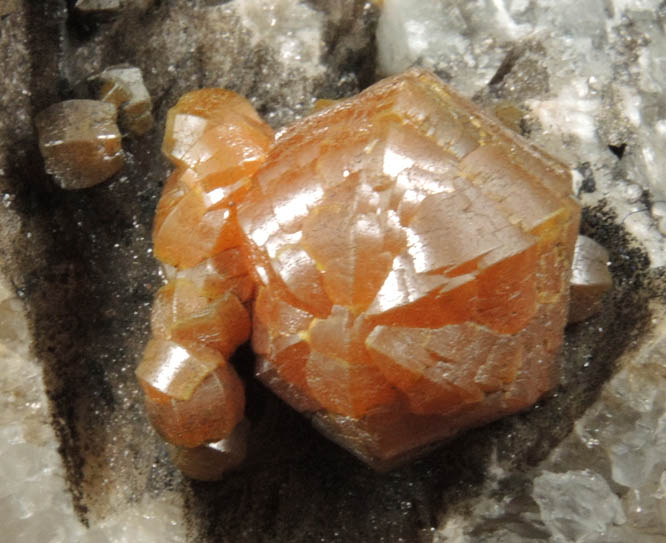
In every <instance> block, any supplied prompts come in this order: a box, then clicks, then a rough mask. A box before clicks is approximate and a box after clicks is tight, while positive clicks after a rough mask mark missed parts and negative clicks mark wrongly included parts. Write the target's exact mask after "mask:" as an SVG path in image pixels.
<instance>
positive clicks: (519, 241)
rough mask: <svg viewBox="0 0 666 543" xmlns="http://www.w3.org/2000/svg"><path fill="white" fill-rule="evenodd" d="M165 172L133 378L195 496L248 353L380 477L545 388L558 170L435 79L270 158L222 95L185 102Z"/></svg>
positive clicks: (558, 278)
mask: <svg viewBox="0 0 666 543" xmlns="http://www.w3.org/2000/svg"><path fill="white" fill-rule="evenodd" d="M163 151H164V152H165V154H166V155H167V156H168V157H169V158H170V160H171V161H172V162H173V163H174V164H175V165H176V168H177V169H176V171H175V172H174V173H173V174H172V175H171V177H170V178H169V179H168V180H167V183H166V186H165V189H164V193H163V195H162V199H161V200H160V203H159V205H158V209H157V213H156V217H155V225H154V245H155V255H156V256H157V257H158V258H159V259H160V260H161V261H162V262H163V263H164V264H165V265H166V268H165V269H166V271H167V276H168V278H169V282H168V284H167V285H166V286H165V287H163V288H162V289H161V290H160V292H159V293H158V296H157V299H156V301H155V304H154V306H153V313H152V321H151V325H152V331H153V339H152V340H151V342H150V343H149V344H148V347H147V349H146V353H145V355H144V359H143V362H142V363H141V365H140V366H139V368H138V370H137V375H138V377H139V380H140V382H141V384H142V386H143V388H144V390H145V391H146V406H147V411H148V414H149V417H150V419H151V421H152V422H153V424H154V425H155V427H156V428H157V430H158V431H159V432H160V434H162V435H163V436H164V437H165V438H166V439H167V440H168V441H170V442H171V443H172V444H174V445H175V446H177V447H180V449H178V450H179V451H180V452H179V453H178V454H179V455H178V458H179V459H180V460H179V462H180V463H182V465H183V466H186V465H187V466H190V463H189V462H190V460H192V462H195V463H194V464H193V466H195V467H192V468H191V469H190V468H189V467H188V468H186V469H187V470H190V471H191V473H197V475H196V476H197V477H199V478H207V477H209V476H210V477H213V471H215V470H212V471H210V473H209V472H206V470H207V469H208V468H205V469H204V467H201V469H200V467H196V466H206V465H208V464H209V463H210V462H212V460H211V459H212V458H214V457H216V455H217V453H214V452H212V451H213V450H212V449H211V448H210V447H211V445H209V444H210V443H214V442H217V441H220V440H222V441H224V440H225V439H231V437H229V436H231V434H232V432H234V431H235V430H234V428H235V427H236V425H237V424H238V423H239V421H240V420H241V418H242V409H243V403H244V398H243V394H242V385H241V384H240V382H239V381H238V378H237V377H236V374H235V372H234V370H233V368H232V367H231V366H230V365H229V364H228V362H227V360H228V357H229V356H230V355H231V354H232V352H233V351H234V350H235V349H236V347H237V346H238V345H239V344H240V343H242V342H243V341H245V340H246V339H247V338H248V337H250V334H251V337H252V345H253V348H254V351H255V353H256V354H257V359H258V360H257V366H256V374H257V376H258V377H259V378H260V379H261V380H262V381H263V382H264V383H265V384H266V385H267V386H268V387H269V388H271V389H272V390H273V391H274V392H275V393H276V394H278V395H279V396H281V397H282V398H283V399H284V400H285V401H286V402H288V403H289V404H290V405H292V406H293V407H294V408H295V409H297V410H299V411H301V412H303V413H305V414H306V415H307V416H309V417H311V419H312V421H313V424H314V425H315V426H316V427H317V428H319V429H320V430H321V431H322V432H324V433H325V434H326V435H328V436H329V437H330V438H331V439H332V440H334V441H336V442H337V443H339V444H340V445H342V446H343V447H345V448H347V449H348V450H350V451H351V452H352V453H354V454H355V455H357V456H358V457H359V458H361V459H363V460H364V461H366V462H367V463H369V464H370V465H372V466H373V467H375V468H377V469H386V468H390V467H392V466H394V465H397V464H399V463H400V462H402V461H405V460H407V459H409V458H412V457H414V456H416V455H418V454H420V453H422V452H423V451H424V449H427V448H428V447H429V446H431V445H433V444H435V443H437V442H440V441H442V440H445V439H448V438H450V437H452V436H454V435H456V434H457V433H458V432H460V431H462V430H465V429H467V428H470V427H473V426H478V425H480V424H483V423H485V422H488V421H491V420H494V419H497V418H499V417H501V416H503V415H506V414H509V413H513V412H516V411H519V410H521V409H524V408H526V407H529V406H531V405H532V404H533V403H534V402H535V401H536V400H537V399H538V398H539V397H540V396H541V395H542V394H543V393H544V392H546V391H547V390H549V389H550V388H552V386H553V385H554V384H555V383H556V379H557V371H556V365H557V364H556V358H557V354H558V351H559V348H560V345H561V343H562V334H563V328H564V325H565V323H566V316H567V307H568V299H569V278H570V273H571V262H572V254H573V249H574V244H575V240H576V235H577V232H578V221H579V215H580V208H579V206H578V204H577V203H576V202H575V201H574V200H573V199H572V197H571V196H570V174H569V171H568V169H567V168H566V167H564V166H563V165H562V164H561V163H559V162H558V161H556V160H555V159H553V158H551V157H549V156H547V155H546V154H544V153H542V152H541V151H539V150H537V149H536V148H534V147H532V146H531V145H530V144H529V143H527V142H526V141H525V140H523V139H522V138H520V137H519V136H517V135H516V134H514V133H513V132H511V131H510V130H508V129H507V128H504V127H503V126H502V125H501V124H500V123H499V122H497V121H496V120H494V119H493V118H491V117H489V116H487V115H486V114H484V113H483V112H481V111H480V110H479V109H478V108H477V107H476V106H474V105H473V104H472V103H470V102H469V101H467V100H466V99H464V98H462V97H461V96H459V95H457V94H456V93H455V92H453V91H452V90H451V89H449V88H448V87H446V86H445V85H444V84H443V83H442V82H441V81H440V80H439V79H437V78H436V77H435V76H433V75H432V74H430V73H428V72H425V71H422V70H411V71H409V72H406V73H405V74H402V75H400V76H396V77H393V78H389V79H386V80H383V81H381V82H379V83H377V84H376V85H373V86H372V87H370V88H369V89H367V90H366V91H364V92H363V93H361V94H360V95H358V96H356V97H354V98H351V99H348V100H343V101H340V102H333V103H331V104H329V105H326V104H320V107H319V108H318V109H317V111H316V112H314V113H313V114H312V115H310V116H309V117H306V118H305V119H303V120H301V121H299V122H297V123H295V124H293V125H291V126H289V127H287V128H286V129H284V130H283V131H281V132H280V133H279V134H278V135H277V136H276V137H275V138H274V137H273V134H272V131H271V130H270V128H268V126H267V125H266V124H265V123H263V121H262V120H261V119H260V118H259V116H258V115H257V113H256V112H255V111H254V109H253V108H252V106H251V105H250V104H249V102H247V101H246V100H245V99H243V98H242V97H240V96H238V95H237V94H235V93H233V92H230V91H224V90H220V89H204V90H201V91H195V92H192V93H188V94H187V95H185V96H184V97H183V98H181V100H180V101H179V102H178V104H177V105H176V106H175V107H174V108H172V109H171V110H170V112H169V115H168V119H167V129H166V135H165V138H164V143H163ZM250 315H251V316H250ZM250 318H251V319H252V322H250ZM188 448H189V449H191V450H185V449H188ZM234 458H235V456H234ZM195 460H196V461H195ZM199 460H201V462H202V463H201V464H199ZM215 476H217V475H215Z"/></svg>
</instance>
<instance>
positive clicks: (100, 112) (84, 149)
mask: <svg viewBox="0 0 666 543" xmlns="http://www.w3.org/2000/svg"><path fill="white" fill-rule="evenodd" d="M116 116H117V110H116V106H115V105H113V104H110V103H107V102H101V101H97V100H67V101H65V102H59V103H57V104H53V105H52V106H50V107H49V108H47V109H45V110H44V111H42V112H41V113H39V114H38V115H37V117H36V119H35V125H36V127H37V132H38V134H39V148H40V150H41V153H42V157H43V159H44V165H45V167H46V171H47V172H48V173H50V174H51V175H52V176H53V177H54V179H55V181H56V182H57V183H58V185H60V187H62V188H63V189H84V188H88V187H92V186H94V185H97V184H98V183H101V182H102V181H105V180H106V179H108V178H109V177H111V176H112V175H113V174H115V173H116V172H117V171H118V170H120V168H122V166H123V164H124V157H123V151H122V146H121V137H120V132H119V130H118V126H117V125H116Z"/></svg>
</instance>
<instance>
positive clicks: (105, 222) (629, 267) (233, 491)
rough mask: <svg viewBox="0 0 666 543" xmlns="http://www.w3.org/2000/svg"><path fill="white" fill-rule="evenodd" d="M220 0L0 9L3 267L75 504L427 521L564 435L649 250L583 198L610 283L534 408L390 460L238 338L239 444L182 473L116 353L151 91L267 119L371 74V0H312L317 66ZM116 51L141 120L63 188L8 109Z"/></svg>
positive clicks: (155, 188) (208, 533)
mask: <svg viewBox="0 0 666 543" xmlns="http://www.w3.org/2000/svg"><path fill="white" fill-rule="evenodd" d="M228 5H229V4H228V3H226V2H210V1H207V2H190V1H189V0H163V1H161V2H160V1H157V2H155V3H154V5H153V6H152V7H151V8H149V9H148V10H147V11H145V12H136V11H131V10H130V11H128V12H127V13H126V14H124V12H122V11H121V12H120V13H118V14H115V15H114V18H113V19H111V20H108V21H106V20H105V21H104V22H102V23H95V26H94V27H86V29H84V30H85V32H84V31H81V28H78V27H77V25H79V24H81V23H80V22H79V18H78V17H79V16H78V15H76V14H75V13H74V9H73V2H66V1H65V0H45V1H41V2H32V1H25V2H23V3H21V4H20V6H19V12H18V13H12V14H9V15H7V16H5V17H3V18H2V19H0V40H2V41H4V42H5V43H6V42H7V41H9V46H10V47H12V46H14V48H10V49H5V51H6V54H5V60H6V64H5V69H6V72H7V73H11V72H13V71H14V72H15V73H17V74H20V73H26V72H25V66H28V67H29V72H28V73H29V75H28V77H27V82H26V86H27V88H22V89H17V88H13V87H12V84H13V83H12V82H11V81H5V82H4V85H7V86H8V88H7V92H6V93H3V94H4V95H5V96H17V97H20V96H23V97H24V99H19V98H17V99H16V101H15V102H14V109H13V110H11V109H7V108H3V109H2V110H0V129H2V132H1V133H0V138H2V141H1V142H0V143H1V145H0V162H1V163H2V164H5V165H6V167H3V169H2V171H1V172H0V192H1V193H2V195H3V202H6V205H4V206H1V207H0V251H1V254H2V259H1V262H2V270H1V271H2V273H3V274H5V275H7V276H8V277H9V278H10V279H11V281H12V282H13V284H14V286H15V288H16V291H17V293H18V295H19V296H20V297H21V299H22V300H23V301H24V303H25V305H26V307H27V311H28V315H29V319H30V324H31V328H32V333H33V334H34V338H35V344H34V350H35V354H36V355H37V357H38V358H39V360H40V361H41V363H42V367H43V372H44V377H45V381H46V384H47V387H48V395H49V399H50V408H51V413H52V421H53V425H54V428H55V430H56V433H57V436H58V439H59V440H60V453H61V455H62V458H63V460H64V463H65V467H66V474H67V481H68V483H69V487H70V489H71V492H72V495H73V498H74V503H75V505H76V508H77V511H78V513H79V515H80V518H81V520H82V521H83V522H85V523H87V524H89V525H91V526H94V525H95V524H96V523H98V522H99V521H100V520H102V519H104V518H105V516H107V515H109V514H110V513H112V512H113V511H115V510H118V509H121V508H124V507H126V506H127V505H128V504H132V503H138V502H140V501H141V500H142V498H143V496H145V495H150V496H156V495H158V494H160V493H161V492H163V491H165V490H169V491H176V492H178V493H180V494H182V496H184V498H185V503H186V509H187V519H188V533H189V540H190V541H196V542H203V543H207V542H211V543H212V542H226V541H229V542H234V543H242V542H252V543H255V542H260V541H275V542H285V543H287V542H289V543H299V542H303V543H305V542H308V543H311V542H313V541H318V542H333V541H344V542H375V541H387V542H389V541H390V542H395V541H432V540H433V537H434V530H435V527H436V526H437V525H438V524H439V521H440V519H441V518H442V517H443V516H444V515H446V514H447V512H450V511H452V510H453V509H454V508H456V507H457V505H458V504H460V503H461V502H462V501H463V500H465V499H467V498H469V497H473V496H474V495H476V494H478V493H479V492H480V486H481V484H482V483H483V481H484V478H485V474H486V472H487V470H488V466H489V465H490V462H491V456H492V451H499V458H498V459H497V460H498V461H499V462H500V465H502V466H504V467H506V468H509V467H517V468H527V467H528V466H530V465H533V464H534V463H536V462H538V461H539V460H541V459H543V458H544V457H545V456H546V455H547V454H548V452H549V451H550V450H551V448H552V447H553V446H554V445H555V444H556V443H558V442H559V441H560V440H561V439H562V438H563V437H564V436H565V435H567V433H568V432H569V431H570V430H571V427H572V425H573V421H574V420H575V418H576V417H577V416H579V415H580V414H581V413H582V412H583V411H584V409H585V408H586V406H588V405H590V403H591V402H592V401H594V399H595V397H596V396H597V395H598V392H599V388H600V385H601V384H602V383H603V382H604V381H605V380H606V379H607V378H608V376H609V375H610V374H611V372H612V371H613V368H614V364H615V361H616V360H617V358H618V357H619V355H621V354H622V353H623V352H625V351H626V350H627V349H630V348H631V347H632V346H633V345H634V343H635V341H636V340H637V338H638V337H639V335H640V333H641V331H642V330H643V329H644V327H646V326H647V325H648V321H649V314H648V310H647V302H648V301H649V300H650V299H652V298H654V297H655V296H663V295H664V286H663V285H664V282H663V278H661V277H659V276H658V275H657V274H655V273H653V272H650V271H648V264H649V262H648V258H647V256H646V255H645V254H644V253H643V252H642V251H641V250H640V249H637V248H636V247H637V245H636V244H635V243H634V242H633V241H632V240H631V238H630V237H629V236H628V235H627V234H626V233H625V231H624V229H623V228H622V226H621V225H618V222H617V218H616V217H614V216H613V215H612V213H611V212H609V211H608V209H607V208H606V207H604V206H600V207H598V208H595V209H586V210H585V213H584V220H583V226H582V230H583V232H584V233H585V234H586V235H588V236H590V237H592V238H593V239H595V240H597V241H598V242H600V243H601V244H603V245H604V246H606V247H607V248H608V250H609V252H610V258H611V261H612V262H613V265H612V268H611V271H612V273H613V276H614V281H615V286H614V290H613V291H612V292H611V293H610V295H609V296H608V297H607V299H606V302H605V306H604V309H603V311H602V313H601V314H599V315H598V316H596V317H594V318H593V319H591V320H589V321H586V322H583V323H579V324H576V325H573V326H570V327H569V329H568V330H567V337H566V345H565V349H564V352H563V354H562V386H561V387H560V388H559V389H558V390H556V391H555V393H554V394H552V395H551V396H549V397H547V398H544V399H543V400H542V401H541V402H539V404H538V406H537V408H535V409H532V410H530V411H528V412H525V413H522V414H518V415H516V416H512V417H509V418H506V419H503V420H501V421H498V422H496V423H494V424H491V425H490V426H486V427H484V428H479V429H477V430H473V431H471V432H468V433H466V434H465V435H463V436H461V437H460V438H458V439H456V440H455V441H454V442H452V443H449V444H448V445H446V446H445V447H442V448H439V449H437V450H435V451H434V452H432V453H431V454H430V455H429V456H427V457H425V458H423V459H421V460H418V461H416V462H414V463H412V464H410V465H408V466H406V467H404V468H402V469H400V470H397V471H393V472H390V473H388V474H377V473H375V472H373V471H371V470H370V469H369V468H367V467H365V466H364V465H363V464H361V463H360V462H359V461H357V460H356V459H354V458H353V457H352V456H350V455H349V454H348V453H346V452H344V451H343V450H342V449H339V448H338V447H336V446H335V445H333V444H332V443H330V442H329V441H327V440H325V439H324V438H323V437H321V436H320V435H319V434H318V433H317V432H316V431H314V430H313V429H312V428H311V427H310V424H309V422H308V421H306V420H305V419H303V418H302V417H300V416H298V415H297V414H296V413H295V412H293V411H292V410H290V409H289V408H288V407H287V406H286V405H284V404H283V403H282V402H280V401H278V400H277V399H276V398H275V397H274V396H273V395H272V394H271V393H269V392H268V391H267V390H265V389H264V388H262V386H261V385H260V384H259V383H258V382H256V381H255V380H252V379H250V376H251V374H252V368H251V360H252V354H251V352H250V351H249V350H248V349H247V348H245V349H243V350H241V352H240V353H239V354H238V355H237V356H236V359H235V363H236V364H237V367H238V369H239V372H240V373H241V375H243V376H244V377H245V378H247V392H248V394H247V395H248V402H249V404H250V408H249V412H248V418H249V419H250V421H251V423H252V433H251V436H250V443H249V452H248V457H249V458H248V461H247V462H246V463H245V464H244V465H243V467H242V468H241V469H240V470H239V471H237V472H234V473H232V474H230V475H229V476H228V477H226V478H225V479H224V480H223V481H221V482H219V483H199V482H193V481H190V480H187V479H184V478H183V477H182V475H181V474H180V473H179V472H178V471H177V470H175V469H174V468H173V467H172V465H171V464H170V462H169V460H168V455H167V449H166V447H165V445H164V444H163V443H162V442H161V440H160V439H159V438H158V437H157V436H156V435H155V434H154V432H153V430H152V429H151V427H150V425H149V423H148V421H147V420H146V418H145V415H144V413H143V409H142V405H141V395H140V393H139V389H138V385H137V383H136V381H135V378H134V373H133V370H134V368H135V366H136V364H137V362H138V360H139V358H140V356H141V352H142V349H143V346H144V344H145V342H146V340H147V335H148V315H149V310H150V304H151V301H152V297H153V295H154V293H155V291H156V290H157V288H158V287H159V286H160V284H161V281H162V279H161V276H160V275H159V273H158V270H157V263H156V261H155V260H154V259H153V257H152V254H151V241H150V231H151V224H152V217H153V213H154V208H155V205H156V202H157V198H158V196H159V193H160V191H161V188H162V185H163V182H164V179H165V178H166V175H167V173H168V172H167V166H166V161H165V160H164V159H163V158H162V157H161V155H160V151H159V148H160V140H161V128H159V127H161V126H162V125H163V123H164V118H165V114H166V111H167V109H168V108H169V107H170V106H171V105H173V104H174V103H175V101H176V99H177V97H178V96H179V95H180V94H182V93H183V92H184V91H186V90H189V89H192V88H196V87H201V86H205V85H223V86H227V87H230V88H231V89H233V90H235V91H238V92H240V93H242V94H244V95H247V96H248V97H249V98H250V99H251V100H252V102H253V103H254V104H255V105H257V106H258V107H259V109H260V110H261V112H262V113H263V114H266V115H268V117H269V118H270V119H271V121H272V122H274V124H276V125H279V124H282V123H284V122H287V121H289V120H291V119H292V118H294V117H296V116H298V115H301V114H303V113H304V112H305V110H306V109H307V107H306V105H305V104H306V102H305V101H304V100H305V98H304V97H305V96H310V97H311V96H326V97H329V98H334V97H339V96H342V95H349V94H352V93H354V92H357V91H358V90H359V88H360V87H361V86H364V85H366V84H368V83H370V82H371V80H372V79H373V77H374V75H369V74H374V62H373V60H372V59H374V49H373V48H374V42H373V40H372V39H371V38H370V37H369V36H373V34H374V25H375V23H376V12H375V11H376V10H374V8H372V7H370V5H369V4H368V3H366V2H360V1H351V0H350V1H343V0H339V1H335V2H320V1H314V0H312V1H311V2H310V5H311V6H312V7H313V8H314V9H317V10H320V11H321V12H322V13H324V15H325V16H326V17H327V20H328V21H329V22H328V23H327V24H328V26H327V30H326V36H327V40H328V41H327V43H326V54H325V56H324V62H325V63H326V70H325V71H324V75H321V76H318V77H317V78H314V79H311V78H308V77H306V75H305V74H301V73H294V72H289V73H286V72H284V71H283V70H281V68H280V66H281V65H280V63H279V62H276V61H275V59H274V58H273V57H272V55H273V53H272V52H271V50H270V49H268V48H267V47H266V46H264V45H262V44H261V43H258V44H255V43H254V42H252V41H251V40H250V38H249V37H248V36H247V35H246V34H245V33H244V32H245V31H244V30H243V29H242V28H241V27H240V25H239V24H238V21H237V20H235V19H234V17H233V16H232V15H231V14H230V12H229V11H225V9H226V8H227V7H228ZM211 6H212V7H211ZM210 9H215V10H217V11H216V15H215V17H213V16H212V15H211V12H209V11H207V10H210ZM345 14H353V15H354V17H353V18H352V19H349V18H348V17H347V16H346V15H345ZM17 21H18V22H17ZM213 23H214V24H213ZM17 24H25V25H26V29H27V31H26V36H27V39H26V40H25V41H22V40H23V38H21V37H20V36H19V35H18V34H16V37H14V38H12V36H14V34H13V33H12V32H13V30H12V25H17ZM204 30H205V32H204ZM12 39H13V40H15V41H13V42H12ZM343 42H344V43H346V44H347V45H346V46H345V47H344V48H343V47H341V46H339V44H341V43H343ZM0 43H1V42H0ZM7 51H8V52H7ZM222 52H223V53H224V56H223V58H222V57H221V56H218V55H221V53H222ZM125 62H127V63H130V64H132V65H134V66H137V67H138V68H140V69H141V70H142V72H143V74H144V76H145V83H146V87H147V88H148V90H149V92H150V93H151V96H152V99H153V104H154V109H153V114H154V116H155V120H156V128H154V129H153V130H151V131H149V132H148V133H147V134H145V135H143V136H141V137H134V136H128V137H126V138H124V140H123V147H124V151H125V153H126V158H127V160H126V164H125V166H124V168H123V169H122V170H121V171H120V172H119V173H118V174H116V175H115V176H114V177H112V178H111V179H110V181H109V182H106V183H104V184H102V185H98V186H95V187H93V188H90V189H86V190H80V191H76V192H67V191H63V190H61V189H59V188H58V187H57V186H56V185H55V184H54V183H53V180H52V179H51V178H50V177H49V175H47V174H46V173H45V171H44V167H43V163H42V162H41V158H40V154H39V149H38V146H37V139H36V136H35V133H34V131H33V130H32V128H31V127H30V125H29V124H26V125H25V126H23V127H21V126H18V125H16V124H15V123H14V124H12V122H11V121H12V118H15V117H12V118H10V117H9V116H16V115H24V116H27V118H32V117H33V116H34V114H35V113H36V112H39V111H41V110H43V109H45V108H46V107H48V106H49V105H51V104H53V103H55V102H58V101H61V100H65V99H68V98H71V95H72V92H73V90H72V89H74V88H75V87H76V85H77V84H79V83H80V82H81V81H83V80H85V78H87V77H89V76H90V75H91V74H93V73H97V72H99V71H100V70H101V69H104V67H106V66H111V65H116V64H121V63H125ZM21 70H23V71H21ZM19 84H22V83H20V78H19ZM19 90H24V91H26V93H27V94H22V93H21V92H19ZM26 96H28V97H29V98H27V99H26V98H25V97H26ZM17 110H18V112H17ZM16 118H18V117H16ZM17 126H18V127H17ZM7 127H13V128H7ZM589 360H594V361H595V364H594V365H591V366H590V365H589V364H588V362H589ZM588 366H589V367H588ZM165 521H166V520H165Z"/></svg>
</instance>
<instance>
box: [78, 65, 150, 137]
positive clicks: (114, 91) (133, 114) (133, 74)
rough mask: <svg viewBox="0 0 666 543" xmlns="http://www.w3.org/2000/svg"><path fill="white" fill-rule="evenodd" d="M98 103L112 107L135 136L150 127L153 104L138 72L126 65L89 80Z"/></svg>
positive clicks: (124, 126) (136, 69)
mask: <svg viewBox="0 0 666 543" xmlns="http://www.w3.org/2000/svg"><path fill="white" fill-rule="evenodd" d="M88 84H89V85H90V86H91V87H92V90H93V93H94V94H95V97H96V98H97V99H98V100H102V101H104V102H110V103H112V104H114V105H115V106H116V107H117V108H118V110H119V111H120V124H121V126H122V127H123V129H124V130H128V131H130V132H132V133H134V134H136V135H138V136H140V135H142V134H145V133H146V132H148V130H150V129H151V128H152V127H153V114H152V107H153V105H152V101H151V98H150V94H149V93H148V89H146V85H145V84H144V82H143V75H142V74H141V70H140V69H139V68H136V67H134V66H130V65H128V64H120V65H118V66H109V67H108V68H106V69H105V70H103V71H102V72H100V73H99V74H96V75H94V76H92V77H90V78H89V79H88Z"/></svg>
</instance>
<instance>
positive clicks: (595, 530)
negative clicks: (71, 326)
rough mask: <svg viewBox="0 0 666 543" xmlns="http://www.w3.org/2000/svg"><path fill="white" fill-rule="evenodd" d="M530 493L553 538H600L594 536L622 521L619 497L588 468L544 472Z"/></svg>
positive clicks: (585, 539)
mask: <svg viewBox="0 0 666 543" xmlns="http://www.w3.org/2000/svg"><path fill="white" fill-rule="evenodd" d="M532 496H533V497H534V499H535V501H536V502H537V503H538V504H539V508H540V509H541V518H542V519H543V523H544V524H545V525H546V527H547V528H548V529H549V530H550V531H551V532H552V534H553V537H554V540H555V541H574V542H579V541H580V542H583V541H602V539H594V538H600V537H601V536H603V535H604V534H605V533H606V532H607V531H608V530H609V529H610V528H611V527H612V525H613V524H617V525H619V524H623V523H624V522H625V521H626V517H625V515H624V512H623V510H622V504H621V503H620V499H619V498H618V497H617V496H616V495H615V494H614V493H613V491H612V490H611V489H610V487H609V486H608V483H607V482H606V481H605V479H604V478H603V477H601V476H600V475H599V474H597V473H595V472H593V471H591V470H583V471H569V472H566V473H552V472H549V471H544V472H543V473H542V474H541V475H539V476H538V477H536V479H534V490H533V492H532Z"/></svg>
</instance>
